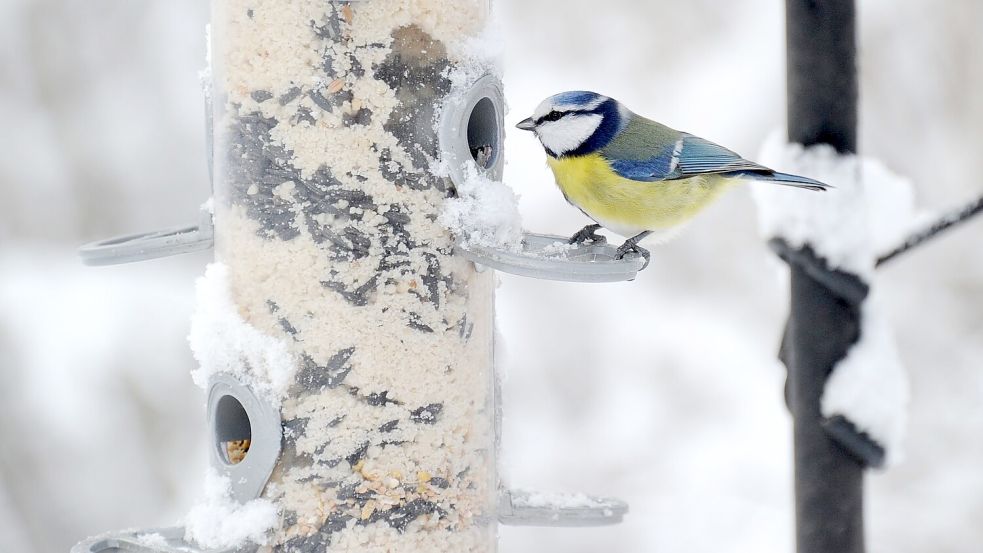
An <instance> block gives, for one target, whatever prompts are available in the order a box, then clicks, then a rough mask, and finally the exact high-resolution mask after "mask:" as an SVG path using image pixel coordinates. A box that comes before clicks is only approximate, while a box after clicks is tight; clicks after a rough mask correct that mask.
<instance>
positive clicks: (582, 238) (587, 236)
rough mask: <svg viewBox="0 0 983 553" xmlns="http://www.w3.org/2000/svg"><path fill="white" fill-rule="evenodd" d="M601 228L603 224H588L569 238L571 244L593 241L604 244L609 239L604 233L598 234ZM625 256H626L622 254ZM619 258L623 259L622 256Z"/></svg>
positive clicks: (568, 241)
mask: <svg viewBox="0 0 983 553" xmlns="http://www.w3.org/2000/svg"><path fill="white" fill-rule="evenodd" d="M600 228H601V225H596V224H595V225H587V226H586V227H584V228H582V229H580V230H578V231H577V234H574V235H573V236H571V237H570V239H569V240H567V243H569V244H583V243H584V242H591V243H593V244H604V243H606V242H607V241H608V239H607V237H605V236H604V235H603V234H597V231H598V230H599V229H600ZM622 257H624V256H622ZM618 259H621V258H620V257H619V258H618Z"/></svg>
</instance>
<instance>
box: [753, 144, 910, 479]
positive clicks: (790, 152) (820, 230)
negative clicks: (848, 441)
mask: <svg viewBox="0 0 983 553" xmlns="http://www.w3.org/2000/svg"><path fill="white" fill-rule="evenodd" d="M760 158H761V162H762V163H763V164H764V165H766V166H768V167H772V168H773V169H776V170H778V171H784V172H789V173H793V174H800V175H803V176H806V177H811V178H814V179H817V180H820V181H822V182H825V183H828V184H830V185H832V186H834V187H835V188H833V189H831V190H829V191H827V192H823V193H803V192H802V191H801V190H793V189H786V188H784V187H781V186H775V185H774V184H771V183H761V182H755V183H752V187H753V188H752V190H753V193H754V196H755V200H756V202H757V204H758V212H759V221H760V227H761V232H762V234H763V235H764V237H765V238H766V239H770V238H775V237H779V238H782V239H784V240H785V241H786V242H787V243H788V244H789V245H791V246H793V247H802V246H804V245H806V244H809V245H810V246H812V248H813V249H814V250H815V252H816V254H817V255H818V256H819V257H821V258H823V259H825V260H826V261H827V263H829V266H830V268H831V269H839V270H842V271H845V272H849V273H852V274H855V275H858V276H859V277H860V278H861V279H862V280H864V281H865V282H866V283H867V284H868V285H870V287H871V290H872V291H873V293H872V294H871V296H870V297H868V298H867V300H866V301H865V302H864V304H863V306H862V319H863V323H862V325H863V326H862V328H861V333H860V340H859V341H858V342H857V343H856V344H854V345H853V347H852V348H851V349H850V351H849V352H847V356H846V357H845V358H844V359H843V360H842V361H841V362H840V363H839V364H837V366H836V367H834V369H833V372H832V374H831V375H830V378H829V380H828V381H827V383H826V389H825V390H824V394H823V398H822V413H823V416H825V417H834V416H836V415H842V416H844V417H845V418H847V419H848V420H849V421H850V422H851V423H853V424H854V425H855V426H856V427H857V428H858V429H859V430H860V431H862V432H864V433H866V434H867V435H869V436H870V437H871V438H872V439H874V440H875V441H876V442H877V443H878V444H879V445H881V446H882V447H884V449H885V451H886V453H887V459H886V460H887V463H888V464H889V465H890V464H892V463H896V462H897V461H898V459H899V458H900V456H901V442H902V440H903V435H904V426H905V420H906V407H907V404H908V381H907V376H906V375H905V372H904V369H903V368H902V365H901V361H900V358H899V356H898V352H897V348H896V346H895V344H894V339H893V337H892V335H891V331H890V328H889V326H888V323H887V321H886V320H885V317H884V315H883V313H882V311H881V310H880V309H879V308H878V303H877V302H878V296H877V287H876V274H875V271H874V268H875V265H876V262H877V257H878V254H879V253H881V252H885V251H889V250H890V249H892V248H893V247H894V246H895V245H897V244H899V243H901V242H902V241H903V240H904V238H905V237H906V236H907V235H908V233H909V231H910V230H911V229H912V228H913V227H914V225H915V222H916V215H915V213H914V207H913V206H914V194H913V190H912V186H911V183H910V182H908V181H907V180H906V179H904V178H902V177H899V176H897V175H894V174H892V173H891V172H890V171H889V170H888V169H887V168H886V167H885V166H884V165H883V164H882V163H880V162H878V161H876V160H871V159H867V158H863V157H860V156H854V155H840V154H838V153H836V151H835V150H833V148H831V147H828V146H814V147H811V148H808V149H806V148H803V147H802V146H801V145H795V144H787V143H785V142H784V141H783V140H782V138H781V136H780V135H779V134H778V133H776V134H774V135H773V136H772V137H770V138H769V140H768V141H767V142H766V144H765V146H764V148H763V150H762V154H761V156H760Z"/></svg>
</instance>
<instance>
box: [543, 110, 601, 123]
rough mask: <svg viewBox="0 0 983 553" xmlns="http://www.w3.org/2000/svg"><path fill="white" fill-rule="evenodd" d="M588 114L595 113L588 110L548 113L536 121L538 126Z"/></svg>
mask: <svg viewBox="0 0 983 553" xmlns="http://www.w3.org/2000/svg"><path fill="white" fill-rule="evenodd" d="M588 113H594V112H592V111H586V110H571V111H551V112H549V113H547V114H546V115H544V116H542V117H540V118H539V119H537V120H536V124H537V125H538V124H540V123H544V122H550V121H559V120H560V119H563V118H564V117H566V116H567V115H584V114H588Z"/></svg>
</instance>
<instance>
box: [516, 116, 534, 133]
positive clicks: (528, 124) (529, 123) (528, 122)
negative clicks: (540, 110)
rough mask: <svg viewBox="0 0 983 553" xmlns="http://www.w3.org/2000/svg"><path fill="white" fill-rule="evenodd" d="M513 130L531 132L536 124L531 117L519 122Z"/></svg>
mask: <svg viewBox="0 0 983 553" xmlns="http://www.w3.org/2000/svg"><path fill="white" fill-rule="evenodd" d="M515 128H517V129H522V130H524V131H531V130H533V129H535V128H536V122H535V121H533V120H532V117H529V118H527V119H523V120H522V121H519V124H518V125H516V126H515Z"/></svg>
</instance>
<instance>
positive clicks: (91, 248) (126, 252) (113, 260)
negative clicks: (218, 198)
mask: <svg viewBox="0 0 983 553" xmlns="http://www.w3.org/2000/svg"><path fill="white" fill-rule="evenodd" d="M214 243H215V232H214V229H213V228H212V214H211V213H208V212H207V211H205V210H204V209H203V210H202V213H201V218H200V221H199V223H198V224H197V225H186V226H183V227H178V228H172V229H167V230H158V231H153V232H142V233H139V234H131V235H129V236H120V237H117V238H110V239H109V240H102V241H99V242H92V243H91V244H86V245H84V246H82V247H81V248H79V256H80V257H81V258H82V262H83V263H85V264H86V265H120V264H123V263H133V262H135V261H146V260H148V259H158V258H161V257H168V256H172V255H178V254H182V253H191V252H197V251H202V250H207V249H209V248H211V247H212V245H213V244H214Z"/></svg>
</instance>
